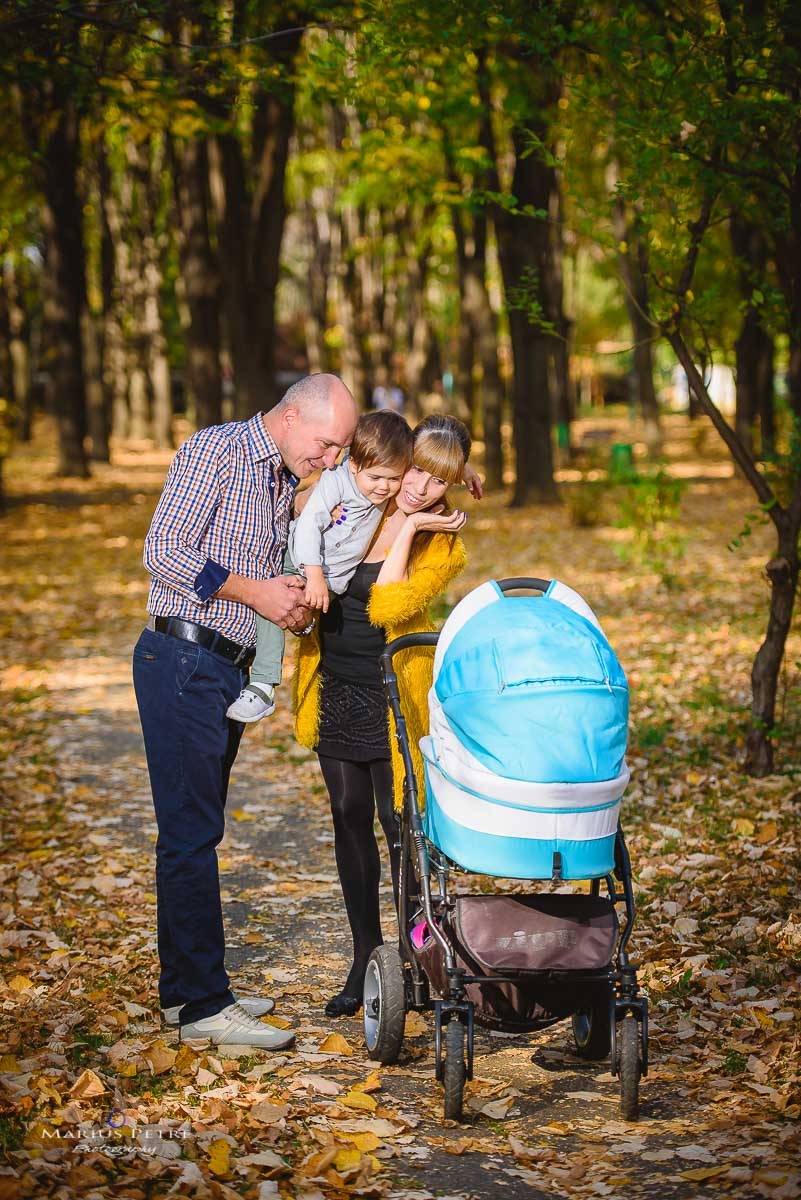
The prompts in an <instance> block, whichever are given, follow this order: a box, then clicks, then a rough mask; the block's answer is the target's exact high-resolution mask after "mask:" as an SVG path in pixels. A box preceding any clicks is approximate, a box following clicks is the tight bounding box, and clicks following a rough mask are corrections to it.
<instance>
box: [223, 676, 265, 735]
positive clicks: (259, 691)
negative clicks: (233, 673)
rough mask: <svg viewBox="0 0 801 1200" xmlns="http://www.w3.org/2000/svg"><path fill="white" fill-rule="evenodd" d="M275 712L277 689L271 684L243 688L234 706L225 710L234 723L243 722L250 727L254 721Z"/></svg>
mask: <svg viewBox="0 0 801 1200" xmlns="http://www.w3.org/2000/svg"><path fill="white" fill-rule="evenodd" d="M274 712H275V688H274V687H271V685H270V684H269V683H249V684H247V685H246V686H245V687H243V688H242V691H241V692H240V693H239V696H238V698H237V699H236V700H234V702H233V704H229V705H228V708H227V709H226V710H225V715H226V717H230V718H231V720H232V721H242V722H243V723H244V724H245V725H249V724H250V723H251V722H252V721H260V720H261V719H262V717H269V715H270V713H274Z"/></svg>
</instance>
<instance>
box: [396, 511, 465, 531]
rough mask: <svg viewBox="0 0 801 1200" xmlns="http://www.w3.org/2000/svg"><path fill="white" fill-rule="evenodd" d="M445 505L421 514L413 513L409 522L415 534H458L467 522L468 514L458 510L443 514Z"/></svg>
mask: <svg viewBox="0 0 801 1200" xmlns="http://www.w3.org/2000/svg"><path fill="white" fill-rule="evenodd" d="M443 507H444V505H442V504H435V505H434V506H433V507H432V508H426V509H423V510H422V511H421V512H416V513H411V514H410V516H409V517H408V520H409V521H410V522H411V523H412V525H413V527H414V531H415V533H419V532H420V530H426V531H427V532H430V533H458V532H459V530H460V529H461V528H462V527H463V525H464V524H465V522H466V520H467V513H466V512H461V511H460V510H459V509H458V508H457V509H456V510H455V511H454V512H449V513H446V512H443Z"/></svg>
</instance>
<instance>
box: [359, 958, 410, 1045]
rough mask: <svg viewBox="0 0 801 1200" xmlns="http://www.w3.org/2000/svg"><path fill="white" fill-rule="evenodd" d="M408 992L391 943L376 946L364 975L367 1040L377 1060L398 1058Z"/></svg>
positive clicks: (365, 1032)
mask: <svg viewBox="0 0 801 1200" xmlns="http://www.w3.org/2000/svg"><path fill="white" fill-rule="evenodd" d="M405 1020H406V994H405V988H404V981H403V964H402V963H401V958H400V955H399V954H398V951H397V950H395V949H394V948H393V947H392V946H386V945H385V946H377V947H376V949H375V950H374V951H373V953H372V954H371V955H370V958H369V960H368V962H367V971H366V973H365V976H364V1040H365V1043H366V1045H367V1053H368V1054H369V1056H370V1058H372V1059H373V1060H374V1061H375V1062H380V1063H383V1064H384V1065H385V1066H389V1065H390V1064H391V1063H394V1062H397V1059H398V1055H399V1054H400V1048H401V1045H402V1044H403V1026H404V1023H405Z"/></svg>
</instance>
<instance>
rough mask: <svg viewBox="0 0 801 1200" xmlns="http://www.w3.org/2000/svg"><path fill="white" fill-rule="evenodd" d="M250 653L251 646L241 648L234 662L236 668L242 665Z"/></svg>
mask: <svg viewBox="0 0 801 1200" xmlns="http://www.w3.org/2000/svg"><path fill="white" fill-rule="evenodd" d="M249 653H250V646H241V647H240V649H239V653H238V654H237V656H236V658H235V659H234V660H233V661H234V666H235V667H238V666H239V665H240V663H243V662H244V661H245V659H246V658H247V656H248V654H249Z"/></svg>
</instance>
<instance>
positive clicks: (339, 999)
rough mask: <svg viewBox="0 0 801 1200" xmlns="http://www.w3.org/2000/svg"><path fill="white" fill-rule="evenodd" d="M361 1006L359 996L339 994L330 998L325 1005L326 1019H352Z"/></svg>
mask: <svg viewBox="0 0 801 1200" xmlns="http://www.w3.org/2000/svg"><path fill="white" fill-rule="evenodd" d="M361 1006H362V998H361V996H347V995H346V994H345V993H344V992H340V993H339V995H338V996H332V997H331V999H330V1000H329V1001H328V1003H327V1004H326V1006H325V1015H326V1016H327V1017H353V1016H355V1015H356V1013H357V1012H358V1011H359V1009H360V1008H361Z"/></svg>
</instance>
